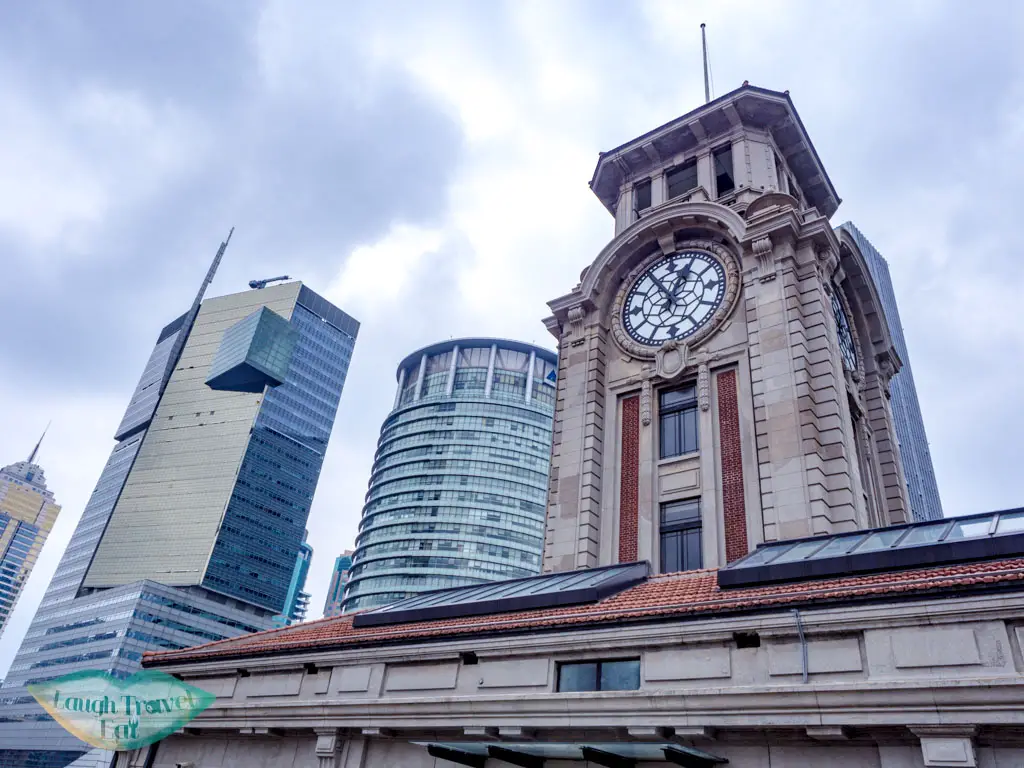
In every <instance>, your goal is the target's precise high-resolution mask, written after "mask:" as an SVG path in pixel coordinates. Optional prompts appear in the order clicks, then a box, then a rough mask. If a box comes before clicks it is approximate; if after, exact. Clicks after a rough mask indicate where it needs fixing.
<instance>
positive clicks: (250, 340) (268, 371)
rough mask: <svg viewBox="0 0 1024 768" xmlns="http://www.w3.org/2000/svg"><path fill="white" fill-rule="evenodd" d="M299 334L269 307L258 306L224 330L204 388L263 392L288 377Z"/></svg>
mask: <svg viewBox="0 0 1024 768" xmlns="http://www.w3.org/2000/svg"><path fill="white" fill-rule="evenodd" d="M298 336H299V332H298V331H297V330H295V328H293V327H292V325H291V324H290V323H289V322H288V321H287V320H285V319H284V318H283V317H281V316H280V315H279V314H277V313H276V312H274V311H273V310H272V309H269V308H268V307H260V308H259V309H258V310H256V311H255V312H253V313H252V314H251V315H249V316H248V317H246V318H244V319H243V320H239V321H238V322H237V323H235V324H234V325H232V326H231V327H230V328H228V329H227V330H226V331H224V338H223V339H221V342H220V346H219V347H218V348H217V354H216V355H215V356H214V358H213V363H211V364H210V374H209V376H207V378H206V385H207V386H208V387H209V388H210V389H219V390H226V391H229V392H262V391H263V387H265V386H271V387H276V386H278V385H279V384H282V383H283V382H284V380H285V377H287V376H288V366H289V365H290V364H291V361H292V352H294V351H295V340H296V339H297V338H298Z"/></svg>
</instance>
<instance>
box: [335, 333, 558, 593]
mask: <svg viewBox="0 0 1024 768" xmlns="http://www.w3.org/2000/svg"><path fill="white" fill-rule="evenodd" d="M557 362H558V361H557V357H556V355H555V353H553V352H549V351H548V350H546V349H542V348H540V347H535V346H532V345H530V344H522V343H519V342H515V341H502V340H498V339H459V340H454V341H446V342H443V343H440V344H434V345H432V346H429V347H426V348H424V349H421V350H418V351H417V352H414V353H412V354H411V355H409V356H408V357H407V358H405V360H403V361H402V362H401V364H400V365H399V366H398V392H397V393H396V395H395V405H394V409H393V410H392V412H391V413H390V415H389V416H388V417H387V419H385V421H384V424H383V426H382V427H381V433H380V438H379V440H378V442H377V453H376V456H375V460H374V464H373V473H372V475H371V476H370V484H369V491H368V492H367V494H366V504H365V506H364V507H363V515H362V520H361V521H360V524H359V535H358V538H357V539H356V549H355V555H354V556H353V558H352V567H351V569H350V570H349V580H348V585H347V586H346V588H345V596H344V600H343V610H345V611H352V610H355V609H359V608H367V607H372V606H376V605H383V604H385V603H390V602H393V601H395V600H399V599H402V598H404V597H409V596H411V595H414V594H416V593H418V592H424V591H427V590H432V589H440V588H444V587H457V586H463V585H466V584H478V583H481V582H487V581H495V580H500V579H510V578H515V577H517V576H532V575H535V574H537V573H539V572H540V561H541V550H542V549H543V543H544V542H543V539H544V512H545V505H546V501H547V493H548V467H549V465H550V461H551V437H552V423H553V419H554V409H555V379H556V375H557Z"/></svg>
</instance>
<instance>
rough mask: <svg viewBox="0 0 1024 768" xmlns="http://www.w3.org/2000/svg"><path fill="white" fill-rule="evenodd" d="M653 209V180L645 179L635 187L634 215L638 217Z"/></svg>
mask: <svg viewBox="0 0 1024 768" xmlns="http://www.w3.org/2000/svg"><path fill="white" fill-rule="evenodd" d="M650 207H651V180H650V179H644V180H643V181H641V182H639V183H638V184H637V185H636V186H635V187H633V213H635V214H636V215H637V216H639V215H640V213H641V212H642V211H645V210H647V209H648V208H650Z"/></svg>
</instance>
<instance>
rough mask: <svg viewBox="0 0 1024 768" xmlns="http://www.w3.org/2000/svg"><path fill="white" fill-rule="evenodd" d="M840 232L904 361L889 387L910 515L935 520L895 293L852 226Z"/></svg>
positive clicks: (938, 513) (936, 506) (937, 505)
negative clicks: (871, 285) (863, 264)
mask: <svg viewBox="0 0 1024 768" xmlns="http://www.w3.org/2000/svg"><path fill="white" fill-rule="evenodd" d="M840 229H844V230H846V231H847V232H849V234H850V236H851V237H853V239H854V240H855V241H856V242H857V246H858V247H859V248H860V250H861V253H863V254H864V258H865V259H866V260H867V263H868V270H869V271H870V272H871V277H872V279H873V280H874V282H875V288H876V290H877V291H878V297H879V299H881V301H882V307H883V308H884V309H885V317H886V320H887V321H888V323H889V334H890V335H891V336H892V343H893V346H895V347H896V352H897V353H899V356H900V359H901V360H902V361H903V367H902V368H901V369H900V371H899V373H897V374H896V375H895V376H893V379H892V382H891V383H890V385H889V387H890V391H891V393H892V398H891V400H890V402H891V406H892V417H893V422H894V426H895V428H896V435H897V437H898V438H899V442H900V457H901V458H902V459H903V474H904V475H905V476H906V478H907V492H908V494H909V496H910V511H911V514H912V515H913V518H914V520H938V519H939V518H941V517H942V501H941V500H940V499H939V486H938V483H936V481H935V469H934V468H933V467H932V455H931V452H930V451H929V449H928V436H927V435H926V434H925V431H924V417H923V416H922V415H921V404H920V403H919V402H918V399H917V387H916V386H915V385H914V371H913V369H912V368H911V367H910V353H909V352H908V351H907V341H906V339H905V338H904V336H903V324H902V323H901V322H900V311H899V308H898V307H897V306H896V292H895V291H894V290H893V287H892V278H891V277H890V276H889V264H888V262H886V260H885V259H884V258H883V257H882V254H880V253H879V252H878V250H877V249H876V248H875V247H874V246H873V245H872V244H871V242H870V241H869V240H868V239H867V238H866V237H864V235H863V234H862V233H861V231H860V230H859V229H857V227H856V226H854V224H853V223H852V222H849V221H848V222H846V223H845V224H843V225H841V227H840Z"/></svg>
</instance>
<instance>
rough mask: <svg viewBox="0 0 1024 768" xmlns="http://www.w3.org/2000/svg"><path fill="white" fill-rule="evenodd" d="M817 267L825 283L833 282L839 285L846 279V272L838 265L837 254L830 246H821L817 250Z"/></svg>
mask: <svg viewBox="0 0 1024 768" xmlns="http://www.w3.org/2000/svg"><path fill="white" fill-rule="evenodd" d="M817 256H818V260H817V265H816V266H817V268H818V272H819V274H820V275H821V277H822V279H823V280H824V282H825V285H829V283H830V282H833V281H834V282H835V284H836V285H839V284H840V283H842V282H843V280H845V279H846V273H845V272H843V271H842V269H840V267H839V256H838V255H837V254H836V253H835V252H834V251H833V250H832V249H830V248H822V249H821V250H819V251H818V252H817Z"/></svg>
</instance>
